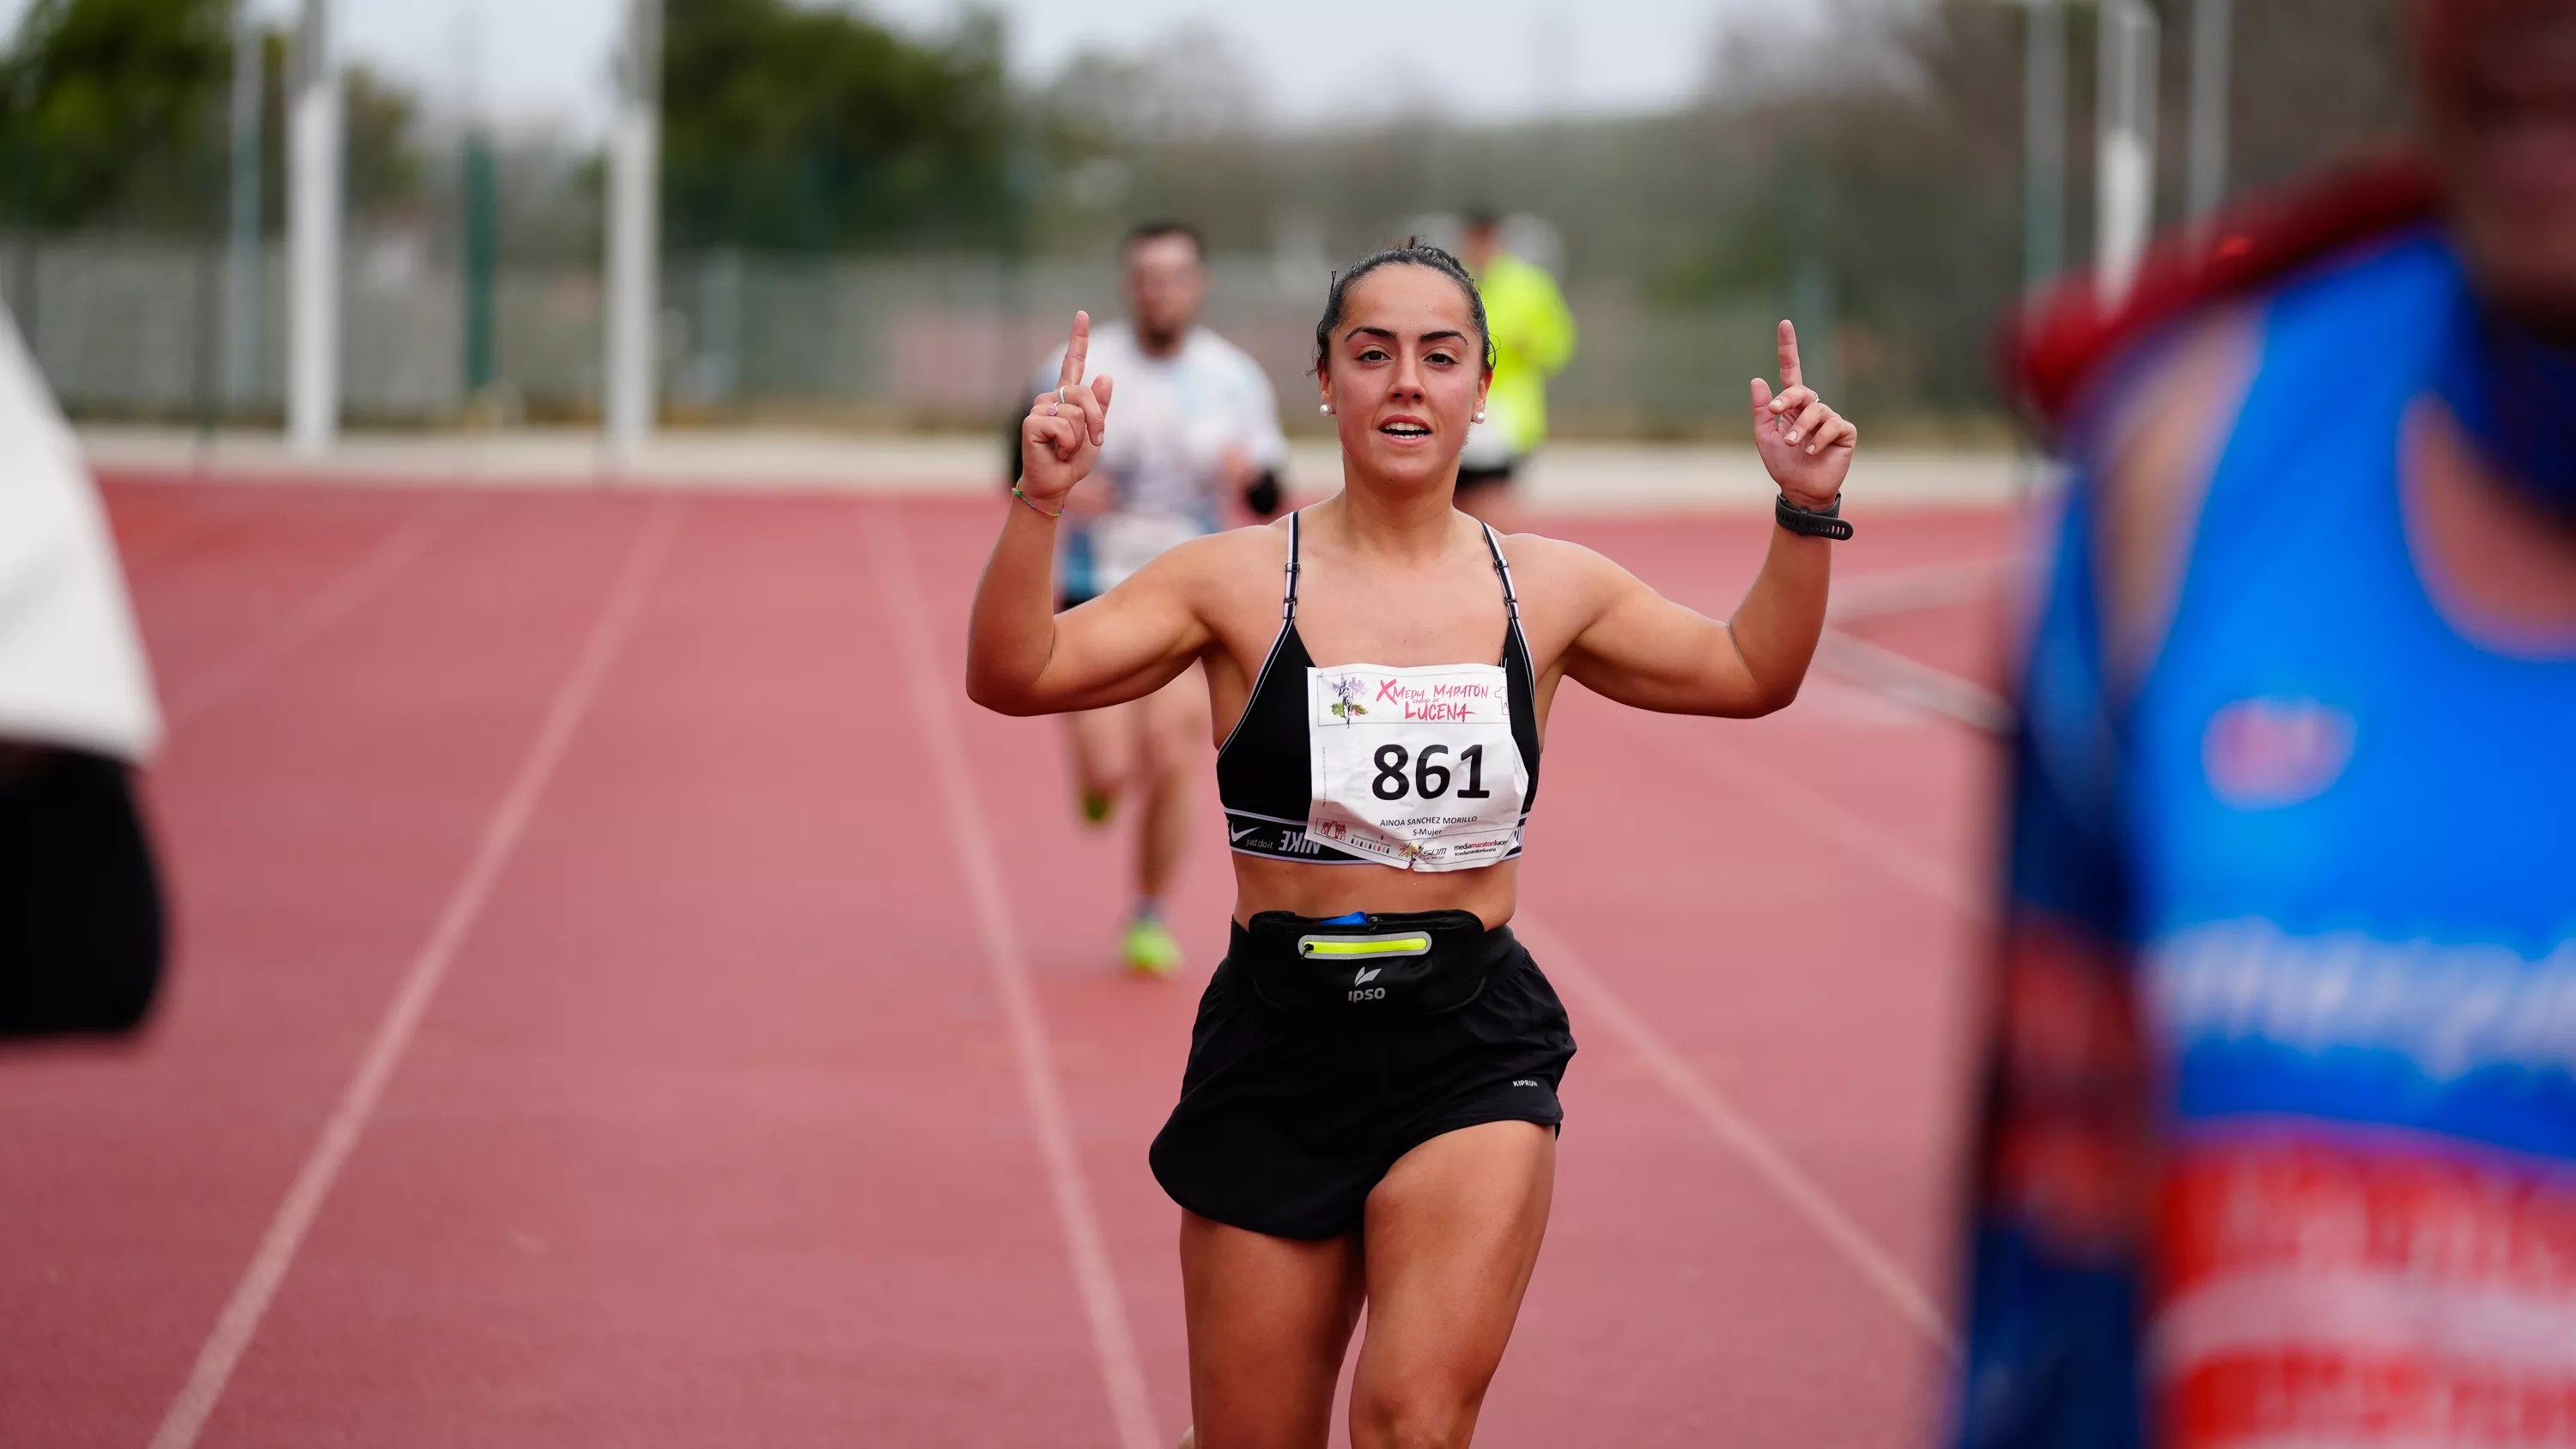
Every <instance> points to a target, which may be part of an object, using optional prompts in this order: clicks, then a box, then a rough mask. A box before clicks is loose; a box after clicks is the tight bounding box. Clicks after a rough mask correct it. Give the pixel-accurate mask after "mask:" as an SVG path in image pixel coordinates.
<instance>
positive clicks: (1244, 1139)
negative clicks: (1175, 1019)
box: [1151, 917, 1574, 1239]
mask: <svg viewBox="0 0 2576 1449" xmlns="http://www.w3.org/2000/svg"><path fill="white" fill-rule="evenodd" d="M1282 919H1291V920H1293V918H1282ZM1376 919H1377V920H1380V921H1392V920H1406V919H1419V918H1402V917H1387V918H1376ZM1469 919H1470V920H1471V921H1472V918H1469ZM1255 924H1256V925H1257V926H1259V925H1265V924H1269V923H1268V922H1267V921H1265V919H1264V918H1263V917H1256V918H1255ZM1299 924H1300V925H1305V926H1314V925H1319V924H1320V923H1316V922H1302V923H1299ZM1442 934H1443V935H1444V937H1446V936H1448V935H1449V933H1442ZM1471 935H1472V939H1471V940H1469V941H1466V942H1453V941H1450V940H1446V939H1444V941H1443V947H1444V949H1443V952H1442V954H1443V955H1448V954H1451V953H1450V951H1449V950H1448V949H1447V948H1449V947H1451V946H1452V945H1456V946H1460V947H1463V948H1464V950H1465V952H1466V953H1468V954H1469V955H1470V956H1471V958H1475V959H1470V960H1468V961H1467V962H1466V964H1465V965H1464V966H1462V967H1461V968H1460V969H1467V970H1479V971H1481V972H1482V974H1483V977H1484V980H1483V985H1482V989H1481V990H1476V991H1475V992H1474V994H1473V995H1472V997H1471V998H1470V999H1468V1000H1467V1001H1466V1003H1465V1004H1464V1005H1460V1006H1454V1007H1450V1008H1448V1009H1446V1010H1437V1011H1426V1012H1419V1013H1413V1012H1406V1011H1403V1010H1401V1009H1400V1008H1401V1002H1398V1003H1396V1005H1397V1006H1398V1007H1399V1009H1398V1010H1392V1011H1372V1010H1370V1009H1368V1008H1369V1007H1373V1006H1376V1005H1380V1004H1381V1003H1378V1002H1375V1001H1370V1002H1364V1003H1360V1004H1359V1005H1358V1006H1357V1007H1356V1008H1355V1009H1352V1010H1348V1011H1344V1010H1338V1009H1335V1010H1295V1009H1291V1008H1290V1007H1288V1006H1285V1005H1281V1004H1274V1002H1273V1000H1270V999H1265V996H1264V993H1263V992H1261V991H1259V990H1257V989H1256V987H1255V982H1254V979H1253V977H1254V975H1255V972H1256V971H1257V970H1258V971H1267V970H1269V969H1271V965H1275V964H1276V960H1277V958H1278V957H1279V956H1280V954H1281V952H1282V951H1283V950H1284V951H1291V952H1293V951H1294V949H1295V948H1294V946H1293V945H1291V944H1287V943H1293V942H1294V941H1295V940H1296V939H1297V932H1296V930H1295V928H1294V927H1290V928H1285V930H1284V934H1283V933H1282V932H1281V931H1265V932H1263V934H1262V937H1260V938H1256V937H1255V936H1254V934H1253V933H1251V932H1247V931H1246V930H1245V928H1244V927H1243V926H1241V925H1239V924H1238V925H1237V926H1236V927H1235V928H1234V941H1233V948H1232V949H1231V950H1229V951H1228V952H1227V954H1226V959H1225V960H1224V961H1223V962H1222V963H1220V964H1219V965H1218V967H1217V969H1216V974H1215V976H1214V977H1213V978H1212V979H1211V980H1210V981H1209V982H1208V985H1207V991H1206V993H1205V994H1204V995H1203V996H1202V997H1201V998H1200V999H1199V1011H1198V1021H1197V1023H1196V1024H1195V1025H1194V1026H1192V1028H1191V1030H1190V1060H1189V1067H1188V1069H1187V1071H1186V1072H1185V1073H1184V1074H1183V1076H1182V1079H1181V1100H1180V1104H1179V1105H1178V1106H1176V1107H1174V1108H1173V1109H1172V1115H1171V1119H1170V1120H1169V1121H1167V1122H1166V1123H1164V1124H1163V1130H1162V1132H1161V1133H1160V1134H1159V1135H1157V1136H1156V1137H1155V1139H1154V1146H1153V1150H1152V1153H1151V1161H1152V1164H1153V1168H1154V1177H1155V1179H1156V1180H1157V1181H1159V1182H1161V1183H1162V1185H1163V1190H1164V1191H1165V1192H1167V1193H1169V1194H1171V1197H1172V1200H1173V1201H1174V1202H1177V1203H1179V1204H1180V1205H1181V1206H1182V1207H1185V1208H1187V1209H1189V1210H1190V1211H1191V1212H1194V1213H1197V1214H1198V1215H1199V1216H1201V1217H1205V1218H1213V1219H1214V1220H1216V1221H1218V1222H1221V1223H1227V1224H1230V1225H1232V1226H1234V1227H1238V1228H1244V1229H1248V1230H1250V1231H1252V1232H1256V1233H1269V1234H1272V1235H1274V1236H1277V1237H1283V1238H1306V1239H1321V1238H1335V1237H1340V1236H1342V1235H1344V1234H1346V1233H1350V1232H1354V1231H1356V1230H1357V1229H1358V1228H1359V1226H1360V1220H1361V1214H1362V1210H1363V1208H1364V1207H1365V1206H1366V1204H1367V1202H1368V1195H1369V1192H1370V1190H1371V1189H1373V1188H1375V1187H1376V1186H1377V1184H1378V1180H1379V1179H1381V1178H1383V1177H1385V1176H1386V1173H1387V1170H1388V1169H1389V1168H1391V1167H1393V1166H1394V1165H1395V1162H1396V1159H1397V1158H1400V1157H1402V1156H1404V1154H1406V1153H1407V1152H1410V1151H1412V1150H1413V1149H1414V1148H1416V1147H1419V1146H1421V1145H1422V1144H1423V1143H1425V1142H1428V1141H1430V1140H1431V1139H1432V1138H1434V1137H1437V1136H1439V1135H1441V1134H1442V1133H1444V1132H1454V1131H1457V1130H1458V1129H1460V1128H1462V1127H1474V1126H1478V1125H1480V1124H1482V1123H1486V1122H1536V1123H1539V1124H1541V1125H1542V1126H1547V1127H1559V1126H1561V1125H1562V1124H1563V1123H1564V1121H1565V1110H1564V1108H1563V1107H1561V1106H1560V1105H1559V1104H1558V1102H1557V1095H1556V1091H1557V1085H1558V1083H1560V1082H1561V1081H1563V1080H1564V1077H1565V1065H1566V1063H1567V1062H1568V1061H1570V1060H1571V1059H1572V1058H1573V1056H1574V1034H1573V1032H1572V1031H1571V1030H1570V1029H1569V1028H1568V1026H1567V1023H1566V1019H1565V1007H1564V1006H1563V1004H1562V1003H1560V1002H1559V1001H1558V1000H1557V999H1556V992H1555V990H1554V989H1553V988H1551V987H1550V986H1549V985H1548V983H1547V978H1546V977H1545V976H1543V975H1541V974H1540V973H1539V969H1538V965H1537V963H1536V962H1534V961H1532V960H1531V959H1530V955H1529V952H1528V951H1527V950H1526V949H1525V948H1523V947H1522V946H1521V945H1520V943H1519V942H1518V941H1515V940H1513V939H1512V936H1511V932H1510V931H1509V930H1508V929H1507V928H1506V929H1498V930H1496V931H1492V932H1485V931H1483V930H1481V928H1478V929H1476V930H1475V931H1473V932H1472V933H1471ZM1308 939H1312V938H1311V937H1309V938H1308ZM1265 960H1266V961H1268V962H1269V963H1270V964H1264V965H1257V964H1255V963H1256V961H1265ZM1443 964H1444V965H1446V964H1448V963H1445V962H1444V963H1443ZM1356 969H1359V970H1365V969H1367V968H1366V967H1365V966H1362V967H1358V968H1356ZM1333 984H1334V987H1335V990H1334V992H1333V993H1332V994H1333V995H1335V996H1339V995H1344V994H1348V993H1345V992H1342V991H1341V990H1340V988H1341V987H1342V986H1343V985H1346V984H1347V983H1342V982H1339V981H1336V982H1335V983H1333ZM1367 989H1368V988H1365V987H1364V988H1362V990H1363V991H1366V990H1367ZM1271 995H1272V996H1274V997H1275V996H1277V995H1278V993H1277V992H1275V991H1274V992H1272V993H1271Z"/></svg>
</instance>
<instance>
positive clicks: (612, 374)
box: [601, 0, 662, 456]
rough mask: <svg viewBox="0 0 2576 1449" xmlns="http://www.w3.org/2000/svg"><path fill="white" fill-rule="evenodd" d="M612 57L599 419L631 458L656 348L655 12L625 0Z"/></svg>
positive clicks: (650, 389)
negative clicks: (620, 37) (621, 38)
mask: <svg viewBox="0 0 2576 1449" xmlns="http://www.w3.org/2000/svg"><path fill="white" fill-rule="evenodd" d="M630 4H631V9H630V10H629V12H628V17H627V31H626V44H625V48H624V50H623V51H622V53H621V54H620V56H619V58H618V84H617V119H616V121H615V122H614V123H613V124H612V126H611V128H610V130H609V133H608V146H609V151H608V327H607V336H606V339H605V340H606V346H607V351H608V356H607V358H606V361H605V365H604V367H603V369H602V371H603V378H602V381H603V383H604V384H605V389H604V390H605V392H606V394H607V395H606V396H605V397H604V398H603V399H602V400H601V401H602V407H601V413H602V415H603V417H604V418H605V420H606V422H607V429H608V445H609V447H610V448H611V449H612V450H613V451H615V452H617V453H618V454H620V455H627V456H631V455H632V454H634V453H635V452H636V451H637V450H639V449H640V448H642V447H643V445H644V443H645V441H646V440H647V439H649V438H650V437H651V436H652V433H653V417H654V410H655V409H654V384H655V381H656V373H657V372H658V370H659V366H658V365H659V362H660V356H659V351H660V350H659V349H658V348H657V347H656V346H655V345H654V330H653V322H654V318H655V317H656V316H657V315H658V314H659V311H660V308H659V304H658V303H657V301H656V299H655V296H654V293H655V290H656V288H655V283H656V281H657V280H658V278H657V276H656V269H657V267H658V265H659V259H660V256H661V250H660V244H659V243H658V242H657V241H656V240H655V237H654V232H655V226H654V222H655V219H656V213H657V212H658V210H659V209H660V206H661V183H660V177H661V173H662V163H661V159H660V156H661V144H662V119H661V106H662V7H661V4H660V0H630Z"/></svg>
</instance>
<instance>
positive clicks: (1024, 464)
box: [966, 313, 1210, 715]
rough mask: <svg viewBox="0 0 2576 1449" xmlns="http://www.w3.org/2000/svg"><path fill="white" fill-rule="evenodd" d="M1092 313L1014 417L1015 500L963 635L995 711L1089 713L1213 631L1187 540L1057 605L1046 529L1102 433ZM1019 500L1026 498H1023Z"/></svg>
mask: <svg viewBox="0 0 2576 1449" xmlns="http://www.w3.org/2000/svg"><path fill="white" fill-rule="evenodd" d="M1090 343H1091V319H1090V317H1089V316H1088V315H1087V314H1083V313H1076V314H1075V315H1074V322H1073V340H1072V342H1071V344H1070V345H1068V346H1067V347H1066V349H1065V357H1064V370H1063V373H1062V374H1061V375H1060V377H1059V379H1058V383H1057V388H1056V391H1055V392H1053V393H1050V394H1046V395H1043V396H1041V397H1039V398H1038V400H1037V401H1036V402H1034V403H1032V404H1031V405H1030V407H1029V412H1028V416H1027V417H1025V418H1023V419H1021V420H1020V463H1021V469H1020V474H1021V482H1020V494H1021V497H1018V498H1013V499H1011V500H1010V502H1009V503H1008V504H1007V505H1006V506H1005V511H1004V515H1003V518H1002V533H1001V537H1000V538H998V539H996V540H995V541H994V543H993V554H992V557H991V558H990V559H989V560H987V561H986V563H985V565H984V577H983V580H982V581H981V582H980V583H978V584H977V585H976V588H975V611H974V614H973V617H972V619H971V621H970V622H969V624H968V627H967V634H966V696H967V698H969V699H972V700H974V701H975V702H976V703H977V704H980V705H983V706H984V707H985V708H987V709H992V710H998V711H1000V712H1001V713H1003V714H1024V715H1025V714H1054V713H1059V712H1062V711H1065V710H1076V709H1097V708H1099V707H1101V706H1103V705H1110V704H1117V703H1120V702H1122V701H1125V700H1130V699H1137V698H1141V697H1142V696H1144V695H1147V694H1151V693H1152V692H1154V691H1155V690H1157V689H1160V688H1162V687H1163V686H1164V685H1165V684H1168V683H1170V682H1171V680H1172V679H1173V678H1174V677H1175V676H1177V675H1178V674H1179V673H1180V672H1181V671H1182V670H1184V669H1186V668H1188V667H1189V664H1190V661H1191V660H1192V659H1195V658H1197V657H1198V653H1199V651H1200V650H1201V649H1204V648H1206V647H1207V643H1208V640H1209V638H1210V635H1209V632H1208V630H1207V628H1206V626H1205V625H1204V624H1203V623H1202V622H1200V618H1199V613H1198V610H1197V609H1196V608H1195V607H1194V606H1193V604H1192V602H1191V601H1192V599H1193V598H1194V597H1195V583H1196V579H1197V575H1198V571H1199V569H1200V568H1201V567H1203V565H1204V561H1203V560H1201V559H1199V558H1197V557H1196V556H1197V555H1198V554H1199V553H1201V552H1203V550H1200V549H1198V548H1195V547H1193V546H1191V545H1184V546H1183V547H1181V548H1178V549H1175V550H1173V551H1172V552H1171V553H1170V554H1167V555H1165V556H1164V557H1162V558H1158V559H1156V560H1154V562H1153V563H1151V564H1149V565H1147V566H1146V567H1145V568H1143V569H1141V570H1139V571H1138V572H1137V573H1136V575H1135V577H1133V578H1131V579H1128V580H1127V581H1126V582H1124V583H1122V584H1120V585H1118V586H1117V587H1116V588H1114V589H1111V590H1110V591H1109V592H1108V593H1107V594H1104V595H1102V596H1101V597H1100V598H1097V599H1094V600H1092V601H1091V602H1089V603H1087V604H1084V605H1082V606H1081V607H1079V608H1076V609H1072V610H1069V611H1067V612H1066V613H1064V614H1061V615H1059V614H1057V613H1056V612H1055V598H1054V594H1055V534H1056V530H1057V529H1058V528H1060V527H1062V526H1063V525H1062V524H1061V523H1059V522H1057V521H1056V519H1055V517H1054V516H1053V515H1055V514H1058V513H1061V512H1062V511H1063V510H1064V505H1065V500H1066V498H1068V497H1069V496H1070V495H1071V494H1072V492H1073V488H1074V485H1075V484H1077V483H1079V482H1081V481H1082V480H1083V479H1084V478H1086V477H1088V476H1090V473H1091V469H1092V466H1093V465H1094V464H1095V463H1097V462H1098V461H1099V458H1100V444H1101V440H1102V439H1103V438H1104V437H1106V436H1107V426H1108V418H1109V399H1110V393H1111V391H1112V390H1113V384H1112V382H1111V380H1110V379H1109V378H1106V377H1104V378H1101V379H1099V380H1098V381H1097V382H1095V383H1093V384H1090V385H1087V386H1086V385H1085V384H1084V383H1083V381H1082V370H1083V364H1084V359H1085V354H1086V353H1087V352H1088V351H1089V348H1090ZM1023 499H1025V502H1024V501H1023Z"/></svg>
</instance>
